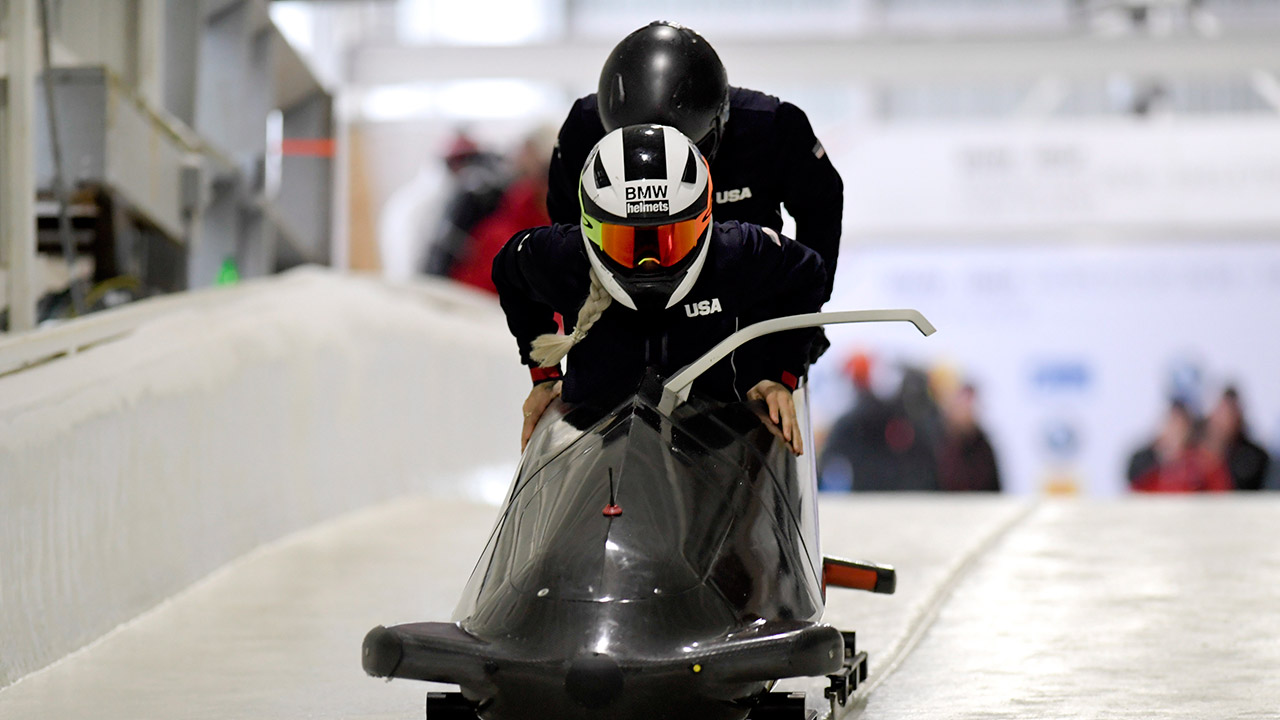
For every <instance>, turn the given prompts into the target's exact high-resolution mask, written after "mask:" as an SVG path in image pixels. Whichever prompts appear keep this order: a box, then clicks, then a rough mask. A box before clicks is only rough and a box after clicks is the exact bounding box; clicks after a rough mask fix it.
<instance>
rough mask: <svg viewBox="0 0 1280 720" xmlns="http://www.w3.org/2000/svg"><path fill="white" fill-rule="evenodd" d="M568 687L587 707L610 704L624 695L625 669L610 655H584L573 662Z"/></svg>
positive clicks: (566, 686) (566, 681)
mask: <svg viewBox="0 0 1280 720" xmlns="http://www.w3.org/2000/svg"><path fill="white" fill-rule="evenodd" d="M564 689H565V692H567V693H568V694H569V697H571V698H573V701H574V702H576V703H578V704H579V705H581V706H582V707H584V708H587V709H589V710H595V709H597V708H603V707H608V706H609V705H611V704H613V702H614V701H616V700H617V699H618V698H619V697H620V696H621V695H622V669H621V668H619V667H618V663H617V662H616V661H614V659H613V658H611V657H609V656H608V655H602V654H599V653H592V654H591V655H583V656H581V657H579V658H578V659H576V660H574V661H573V664H571V665H570V666H569V673H568V674H567V675H565V678H564Z"/></svg>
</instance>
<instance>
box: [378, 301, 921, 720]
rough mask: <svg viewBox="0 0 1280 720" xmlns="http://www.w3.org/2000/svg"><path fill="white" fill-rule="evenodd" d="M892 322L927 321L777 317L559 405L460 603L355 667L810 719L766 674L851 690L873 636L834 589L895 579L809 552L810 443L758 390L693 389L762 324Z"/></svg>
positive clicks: (539, 719)
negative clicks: (742, 397)
mask: <svg viewBox="0 0 1280 720" xmlns="http://www.w3.org/2000/svg"><path fill="white" fill-rule="evenodd" d="M884 320H899V321H909V322H912V323H914V324H915V325H916V327H917V328H919V329H920V330H921V331H922V332H923V333H924V334H926V335H927V334H930V333H932V332H933V328H932V326H930V325H929V323H928V321H927V320H925V319H924V317H923V316H921V315H920V314H919V313H917V312H915V311H910V310H905V311H858V312H844V313H814V314H811V315H800V316H793V317H789V318H778V319H775V320H769V321H766V322H764V323H758V324H756V325H752V326H750V327H748V328H745V329H743V330H741V331H739V332H738V333H735V334H734V335H733V336H731V337H730V338H728V339H726V340H725V341H723V342H722V343H720V344H719V345H717V346H716V347H715V348H713V349H712V350H711V351H709V352H708V353H707V354H706V355H704V356H703V357H702V358H701V359H699V360H698V361H697V362H695V363H693V364H692V365H690V366H688V367H687V368H685V369H683V370H681V371H680V372H679V373H676V374H675V375H673V376H672V377H670V378H666V379H663V378H658V377H656V376H653V375H650V376H648V377H646V378H645V379H644V380H643V381H642V382H641V384H640V386H639V387H638V388H637V390H636V392H635V394H634V395H632V396H630V397H628V398H627V399H626V400H625V401H623V402H622V403H620V404H618V405H616V406H614V407H611V408H607V409H602V408H595V407H588V406H586V405H585V404H584V405H580V406H570V405H567V404H565V403H562V402H560V401H558V400H557V401H555V402H554V403H552V405H551V406H550V407H549V408H548V410H547V412H546V413H545V414H544V416H543V418H542V419H541V421H540V422H539V424H538V427H537V429H536V430H535V432H534V434H533V437H532V438H531V439H530V442H529V445H528V447H527V448H526V449H525V452H524V454H523V456H522V458H521V462H520V465H519V468H518V469H517V472H516V476H515V478H514V480H513V482H512V486H511V489H510V491H509V493H508V495H507V499H506V503H505V506H504V508H503V510H502V512H501V514H500V516H499V518H498V520H497V523H496V526H495V528H494V530H493V532H492V534H491V536H490V538H489V541H488V543H487V544H486V546H485V548H484V550H483V552H482V553H481V555H480V559H479V561H478V562H477V563H476V566H475V570H474V572H473V573H472V576H471V579H470V581H469V582H468V585H467V587H466V590H465V591H464V593H463V597H462V599H461V602H460V603H459V605H458V608H457V610H456V611H455V613H454V618H453V621H452V622H421V623H409V624H403V625H395V626H392V627H383V626H378V627H376V628H374V629H373V630H371V631H370V632H369V633H368V635H367V636H366V637H365V640H364V646H363V666H364V669H365V671H366V672H367V673H368V674H370V675H373V676H376V677H383V678H388V679H390V678H405V679H413V680H425V681H432V682H438V683H447V684H451V685H456V686H457V687H458V691H457V692H448V693H429V694H428V698H427V708H426V710H427V718H428V720H474V719H475V718H477V717H479V718H483V720H632V719H635V720H654V719H655V718H691V719H692V718H697V719H698V720H742V719H743V718H747V717H751V718H756V719H758V720H759V719H762V718H780V719H787V720H789V719H791V718H795V719H796V720H803V718H805V717H806V715H805V713H806V710H805V701H804V697H803V696H798V695H796V694H784V693H776V692H772V689H773V686H774V683H775V682H776V681H778V680H780V679H783V678H792V677H805V676H812V677H822V676H827V677H828V678H829V684H828V686H827V688H826V690H825V694H826V696H827V697H828V698H830V700H831V703H832V708H833V710H834V709H835V707H836V706H837V705H843V704H844V703H845V702H846V701H847V699H848V697H849V694H850V693H852V692H853V691H854V690H855V689H856V688H857V686H858V684H859V683H860V682H862V681H864V680H865V679H866V672H867V665H866V654H865V653H861V652H858V651H857V650H856V648H855V647H854V635H853V633H851V632H841V631H840V630H839V629H837V628H835V627H832V626H830V625H827V624H824V623H822V622H821V618H822V612H823V605H824V602H825V598H826V589H827V587H828V586H843V587H853V588H861V589H864V590H869V591H873V592H882V593H885V592H887V593H891V592H893V589H894V585H895V575H894V571H893V569H892V568H890V567H887V566H882V565H875V564H871V563H864V562H852V561H847V560H837V559H834V558H825V557H824V556H823V555H822V554H821V552H820V549H819V547H818V531H817V530H818V526H817V519H818V516H817V504H816V502H817V485H816V478H815V474H814V471H813V461H812V456H813V453H812V452H810V453H808V454H807V455H803V456H800V457H799V458H797V457H796V456H795V455H793V454H792V453H791V451H790V450H789V448H788V447H787V445H786V443H785V442H784V441H782V439H781V435H780V433H779V431H778V429H777V428H776V426H775V425H774V424H773V423H772V422H771V421H770V420H769V417H768V411H767V409H766V408H765V407H764V405H763V403H761V402H734V403H722V402H715V401H711V400H708V399H705V398H701V397H699V396H698V395H697V394H696V393H693V394H691V393H690V388H691V387H692V384H693V381H694V380H695V379H696V378H697V376H698V375H700V374H701V372H703V371H704V370H705V369H707V368H709V367H711V366H712V365H713V364H715V362H717V361H718V360H720V359H721V358H723V357H724V356H726V355H727V354H728V353H729V352H731V351H732V350H733V349H734V348H736V347H737V346H738V345H740V344H741V343H742V342H746V341H747V340H750V339H752V338H755V337H759V336H760V335H764V334H767V333H769V332H777V331H780V330H788V329H794V328H797V327H811V326H815V325H820V324H830V323H832V322H866V321H884ZM796 397H797V400H798V401H799V404H800V405H803V402H804V399H805V396H804V391H803V390H801V391H799V392H798V393H797V396H796ZM803 415H804V413H802V418H801V419H802V423H805V422H806V420H807V418H805V417H803ZM805 431H806V432H807V428H806V430H805ZM809 447H812V446H811V445H809Z"/></svg>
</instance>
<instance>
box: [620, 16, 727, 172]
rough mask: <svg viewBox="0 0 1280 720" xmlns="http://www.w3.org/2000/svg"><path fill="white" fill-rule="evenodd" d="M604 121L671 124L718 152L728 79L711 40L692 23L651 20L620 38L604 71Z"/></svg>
mask: <svg viewBox="0 0 1280 720" xmlns="http://www.w3.org/2000/svg"><path fill="white" fill-rule="evenodd" d="M596 97H597V101H598V103H599V112H600V121H601V122H603V123H604V129H605V130H606V131H607V132H612V131H614V130H617V129H618V128H620V127H626V126H628V125H639V124H644V123H657V124H659V125H669V126H671V127H674V128H675V129H677V130H679V131H680V132H682V133H684V134H685V135H686V136H687V137H688V138H689V139H691V140H693V142H694V143H695V144H697V146H698V149H699V150H701V151H702V154H703V155H704V156H706V157H707V158H708V159H709V158H711V157H712V156H713V155H715V151H716V148H718V147H719V146H720V140H721V139H722V138H723V137H724V124H725V123H726V122H728V120H729V78H728V76H727V75H726V74H725V71H724V64H723V63H721V62H720V56H719V55H716V51H715V50H714V49H712V47H711V45H710V44H709V43H708V42H707V41H706V40H704V39H703V38H702V36H701V35H699V34H698V33H696V32H694V31H692V30H690V29H689V28H686V27H682V26H680V25H676V24H675V23H669V22H662V21H659V22H652V23H649V24H648V25H646V26H645V27H642V28H640V29H639V30H636V31H635V32H633V33H631V34H630V35H628V36H626V37H625V38H623V39H622V42H620V43H618V45H617V47H615V48H614V49H613V52H611V53H609V59H607V60H605V61H604V69H603V70H601V71H600V86H599V88H598V90H597V94H596Z"/></svg>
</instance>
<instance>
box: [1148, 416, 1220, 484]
mask: <svg viewBox="0 0 1280 720" xmlns="http://www.w3.org/2000/svg"><path fill="white" fill-rule="evenodd" d="M1195 431H1196V423H1195V418H1193V417H1192V416H1191V411H1190V410H1189V409H1188V408H1187V406H1186V404H1185V403H1183V402H1181V401H1178V400H1175V401H1173V403H1171V404H1170V407H1169V414H1168V415H1167V416H1166V417H1165V422H1164V426H1163V427H1162V428H1161V429H1160V435H1159V436H1158V437H1157V438H1156V439H1155V441H1154V442H1152V443H1151V444H1150V445H1148V446H1146V447H1144V448H1142V449H1140V450H1139V451H1138V452H1137V453H1135V454H1134V456H1133V458H1132V459H1131V460H1130V462H1129V485H1130V487H1131V488H1132V489H1133V491H1134V492H1226V491H1229V490H1232V489H1234V485H1233V483H1232V482H1231V475H1230V474H1229V473H1228V472H1227V468H1226V466H1225V465H1223V464H1222V461H1221V460H1220V459H1219V458H1218V457H1217V456H1216V455H1214V454H1213V453H1211V452H1209V451H1208V450H1206V449H1205V448H1203V447H1201V445H1200V443H1199V442H1198V440H1197V438H1196V432H1195Z"/></svg>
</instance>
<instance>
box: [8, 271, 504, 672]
mask: <svg viewBox="0 0 1280 720" xmlns="http://www.w3.org/2000/svg"><path fill="white" fill-rule="evenodd" d="M173 297H177V296H173ZM468 300H474V302H468ZM177 302H178V303H179V305H180V306H179V307H176V308H174V309H173V311H172V312H166V313H165V314H164V315H162V316H160V317H158V318H154V319H152V320H150V321H148V322H146V323H145V324H143V325H142V326H140V327H138V328H137V329H136V330H135V331H134V332H132V333H130V334H128V335H127V336H125V337H122V338H120V339H118V340H113V341H110V342H106V343H103V344H101V345H98V346H95V347H92V348H90V349H88V350H86V351H83V352H80V353H78V354H76V355H74V356H71V357H66V358H62V359H58V360H55V361H52V362H49V363H46V364H43V365H39V366H36V367H33V368H30V369H27V370H23V371H21V372H17V373H14V374H10V375H5V376H0V687H3V686H5V685H7V684H9V683H10V682H13V681H14V680H16V679H18V678H20V677H22V676H23V675H25V674H27V673H29V672H31V671H33V670H36V669H38V668H40V667H43V666H44V665H47V664H48V663H49V662H52V661H53V660H55V659H57V658H59V657H62V656H63V655H65V654H66V653H68V652H70V651H72V650H75V649H76V648H78V647H81V646H83V645H84V644H86V643H88V642H90V641H92V640H93V639H95V638H97V637H100V636H101V635H102V634H103V633H105V632H107V631H108V630H110V629H111V628H112V627H114V626H116V625H117V624H119V623H121V622H124V621H126V620H128V619H129V618H132V617H135V616H137V615H138V614H139V613H141V612H143V611H145V610H147V609H149V608H151V607H153V606H154V605H155V604H156V603H158V602H160V601H161V600H163V599H164V598H166V597H169V596H171V595H172V594H173V593H174V592H176V591H178V590H180V589H182V588H184V587H186V586H188V585H189V584H191V583H192V582H194V581H196V580H198V579H199V578H201V577H204V576H205V575H207V574H208V573H210V572H212V571H213V570H215V569H217V568H219V567H221V566H222V565H224V564H225V563H227V562H228V561H230V560H232V559H234V558H236V557H238V556H240V555H243V554H244V553H246V552H249V551H251V550H253V549H254V548H257V547H259V546H260V545H262V544H263V543H266V542H270V541H272V540H274V539H276V538H279V537H281V536H283V535H287V534H288V533H290V532H293V531H296V530H300V529H302V528H306V527H310V526H312V525H314V524H315V523H317V522H320V521H323V520H325V519H328V518H331V517H335V516H337V515H340V514H342V513H347V512H350V511H352V510H354V509H357V508H360V507H363V506H366V505H369V504H371V503H378V502H383V501H385V500H387V499H389V498H393V497H397V496H400V495H403V494H405V493H412V492H423V491H427V490H430V489H432V488H433V487H435V488H437V489H439V488H442V487H444V486H445V485H447V484H448V483H449V482H450V480H451V479H453V478H455V477H456V476H457V474H458V473H462V472H472V471H474V470H476V469H479V466H481V465H486V464H494V465H503V464H514V462H515V461H516V459H517V455H518V447H519V445H518V438H519V424H520V414H519V413H520V410H519V408H520V403H521V401H522V400H523V398H524V395H525V393H527V392H528V382H529V381H528V375H527V373H525V372H524V371H523V369H522V367H521V365H520V364H519V362H518V360H517V358H516V352H515V343H514V342H513V341H512V340H511V337H510V335H509V333H508V332H507V331H506V328H505V326H504V325H503V322H502V314H501V311H500V310H499V309H498V307H497V303H496V301H494V300H492V299H488V300H485V301H481V300H480V299H477V298H461V297H456V298H455V297H454V296H451V295H448V294H447V293H445V294H432V293H428V292H426V290H425V288H417V289H414V288H397V287H391V286H388V285H386V284H385V283H381V282H379V281H377V280H376V279H372V278H360V277H349V276H341V275H337V274H335V273H329V272H321V271H316V270H307V271H302V272H293V273H289V274H287V275H285V276H283V277H277V278H272V279H270V280H262V281H258V282H255V283H250V284H246V285H242V286H239V287H236V288H230V289H225V290H211V291H206V292H202V293H197V294H193V295H191V296H187V297H180V298H178V299H177ZM469 406H473V407H475V408H479V409H480V411H473V412H466V413H462V412H459V408H464V407H469ZM433 483H440V484H439V485H433Z"/></svg>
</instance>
